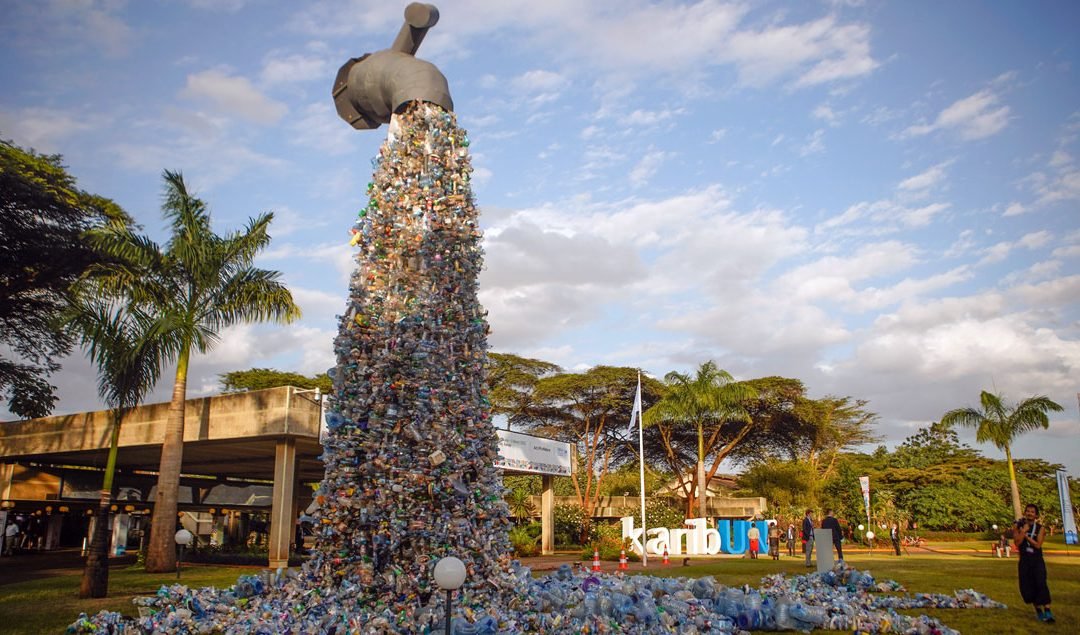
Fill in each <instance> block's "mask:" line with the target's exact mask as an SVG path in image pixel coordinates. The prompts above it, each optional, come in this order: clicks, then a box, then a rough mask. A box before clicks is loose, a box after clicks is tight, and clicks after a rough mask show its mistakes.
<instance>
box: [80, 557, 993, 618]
mask: <svg viewBox="0 0 1080 635" xmlns="http://www.w3.org/2000/svg"><path fill="white" fill-rule="evenodd" d="M507 575H508V576H509V577H510V578H512V580H513V582H514V585H513V586H512V587H511V588H507V589H503V590H502V592H501V593H499V594H498V595H497V597H495V598H494V600H493V602H492V603H491V604H489V605H487V606H484V607H480V606H466V607H462V608H461V609H459V610H457V611H455V614H454V617H453V618H452V620H451V632H453V633H454V634H455V635H515V634H524V633H639V634H654V633H680V634H684V635H695V634H704V633H714V634H735V633H741V632H744V631H750V630H765V631H811V630H815V629H831V630H846V631H855V632H859V633H913V634H920V635H955V633H956V631H954V630H952V629H950V628H949V627H948V626H946V625H944V624H942V623H941V622H940V621H939V620H937V619H934V618H930V617H926V616H915V617H913V616H908V615H903V614H900V613H897V610H898V609H911V608H1005V606H1004V605H1003V604H1000V603H998V602H994V601H993V600H990V599H989V598H987V597H986V596H984V595H982V594H979V593H977V592H975V591H971V590H965V591H957V592H956V595H955V596H947V595H941V594H922V593H919V594H914V595H879V594H876V593H873V592H871V590H870V589H871V587H870V586H866V587H864V588H861V589H858V588H856V589H854V590H853V589H852V588H851V587H850V586H849V585H848V584H837V581H838V580H843V579H856V580H859V579H863V580H865V579H866V578H868V577H869V574H868V573H866V572H860V571H857V570H855V569H851V568H848V567H846V566H845V565H844V564H843V563H838V564H837V566H836V568H835V569H833V570H832V571H828V572H825V573H820V574H819V573H813V574H808V575H800V576H793V577H791V578H787V577H785V576H783V575H774V576H769V577H767V578H765V579H764V580H762V586H761V587H760V588H758V589H755V588H751V587H749V586H743V587H727V586H724V585H722V584H719V583H717V582H716V581H715V580H714V579H713V578H711V577H704V578H658V577H651V576H644V575H635V576H624V575H622V574H602V573H601V574H597V573H591V572H589V571H587V570H585V569H584V568H576V569H575V568H572V567H570V566H569V565H563V566H562V567H560V568H559V569H558V570H557V571H555V572H554V573H552V574H551V575H548V576H546V577H543V578H533V577H532V575H531V573H530V571H529V569H528V568H525V567H521V566H520V565H519V564H518V563H516V562H515V563H512V564H511V567H510V570H509V571H508V572H507ZM305 582H306V581H305V580H304V579H302V578H301V576H299V575H295V574H289V573H288V572H282V573H277V574H270V573H269V572H264V574H263V576H260V577H253V576H242V577H241V579H240V580H239V581H238V582H237V584H236V585H235V586H233V587H231V588H229V589H226V590H223V591H222V590H217V589H213V588H210V589H189V588H187V587H184V586H181V585H174V586H171V587H162V588H161V590H160V591H159V592H158V593H157V595H156V596H153V597H149V598H139V599H137V600H136V604H137V606H138V608H139V612H140V618H139V619H138V620H125V619H123V618H122V617H121V616H120V615H119V614H116V613H107V612H102V613H100V614H98V615H96V616H94V617H87V616H85V615H83V616H80V618H79V620H77V621H76V622H75V623H74V624H72V625H71V626H70V627H69V628H68V632H69V633H91V632H94V633H116V634H121V633H123V634H132V635H133V634H136V633H140V634H141V633H226V634H230V635H232V634H235V635H239V634H241V633H256V634H265V635H270V634H278V633H281V634H284V633H310V634H317V633H331V634H334V635H341V634H344V633H441V632H443V630H444V629H445V622H444V621H443V620H444V619H445V618H444V617H443V616H444V612H443V610H442V608H444V607H435V606H424V607H420V608H419V609H418V610H416V611H411V612H404V613H402V612H395V611H394V610H393V609H392V608H391V607H390V606H383V607H381V610H374V611H372V610H360V611H357V612H354V611H353V610H350V609H348V608H346V607H347V606H349V601H348V597H349V595H348V594H349V593H350V592H351V591H350V590H346V589H343V590H342V591H341V592H337V593H335V592H330V593H329V594H328V595H326V594H324V593H323V592H321V591H319V590H318V589H315V588H311V587H310V586H309V585H307V584H306V583H305Z"/></svg>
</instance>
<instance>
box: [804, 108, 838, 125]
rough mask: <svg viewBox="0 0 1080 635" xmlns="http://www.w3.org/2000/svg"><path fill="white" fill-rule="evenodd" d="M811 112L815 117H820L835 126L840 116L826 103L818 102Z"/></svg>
mask: <svg viewBox="0 0 1080 635" xmlns="http://www.w3.org/2000/svg"><path fill="white" fill-rule="evenodd" d="M811 114H812V115H813V116H814V118H815V119H821V120H822V121H824V122H826V123H828V124H829V125H830V126H835V125H838V124H839V123H840V121H839V120H840V116H839V115H838V114H837V113H836V111H834V110H833V109H832V107H831V106H829V105H828V104H820V105H819V106H818V107H816V108H814V111H813V112H812V113H811Z"/></svg>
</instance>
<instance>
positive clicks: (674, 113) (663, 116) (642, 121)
mask: <svg viewBox="0 0 1080 635" xmlns="http://www.w3.org/2000/svg"><path fill="white" fill-rule="evenodd" d="M683 112H685V111H684V110H683V109H682V108H678V109H673V110H672V109H664V110H635V111H633V112H631V113H629V114H627V115H624V116H623V117H620V118H619V124H620V125H621V126H632V127H634V128H636V130H635V131H636V132H640V131H641V129H642V128H650V127H653V126H656V125H659V124H661V123H665V122H669V121H671V120H672V119H673V118H674V117H678V116H679V115H681V114H683Z"/></svg>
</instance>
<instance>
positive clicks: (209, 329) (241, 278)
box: [90, 171, 300, 573]
mask: <svg viewBox="0 0 1080 635" xmlns="http://www.w3.org/2000/svg"><path fill="white" fill-rule="evenodd" d="M164 180H165V193H164V197H163V199H164V200H163V204H162V210H163V211H164V213H165V217H166V219H167V220H168V221H169V224H170V230H171V235H170V237H169V241H168V243H167V244H166V245H165V248H164V249H162V248H161V247H160V246H159V245H157V244H156V243H154V242H153V241H152V240H150V239H149V238H147V237H145V236H140V235H136V234H135V233H133V232H132V231H131V230H130V229H129V228H118V227H106V228H103V229H101V230H97V231H94V232H91V233H90V238H91V240H92V242H93V244H94V245H95V246H96V247H97V248H98V249H100V250H102V251H103V252H105V253H107V254H109V255H110V256H113V257H115V258H116V259H117V260H118V261H119V262H118V263H113V264H112V265H111V266H109V267H95V268H93V269H92V270H91V273H92V275H93V276H94V279H95V280H96V281H97V283H98V284H99V285H100V286H101V288H102V289H103V290H104V291H105V292H106V293H109V294H111V295H112V296H113V297H118V298H124V299H126V300H127V301H129V302H130V303H131V304H132V305H134V306H137V307H140V309H142V310H144V311H145V312H146V313H147V314H148V315H153V316H157V317H158V318H160V320H162V322H161V327H162V329H163V331H162V334H163V337H166V338H167V339H169V340H171V341H172V342H174V346H173V347H172V348H171V350H174V351H175V356H174V359H175V360H176V378H175V381H174V383H173V394H172V401H171V403H170V405H169V415H168V420H167V423H166V426H165V439H164V441H163V444H162V448H161V465H160V468H159V471H158V482H157V498H156V499H155V501H154V512H153V517H152V520H151V529H150V545H149V549H148V552H147V557H146V570H147V571H149V572H156V573H160V572H165V571H172V570H174V569H175V567H176V552H175V547H174V545H173V530H174V529H175V526H176V515H177V498H178V496H179V489H180V469H181V466H182V464H183V450H184V446H183V443H184V402H185V400H186V397H187V374H188V363H189V360H190V356H191V352H192V350H194V351H197V352H199V353H205V352H207V351H209V350H210V349H212V348H213V346H214V345H215V344H216V343H217V341H218V338H219V336H218V333H219V332H220V331H221V330H222V329H224V328H226V327H228V326H231V325H234V324H239V323H243V322H259V321H266V320H273V321H276V322H283V323H288V322H291V321H292V320H294V319H296V318H298V317H299V316H300V308H299V307H298V306H296V304H295V303H294V302H293V299H292V294H290V293H289V290H288V289H287V288H286V287H285V285H283V284H282V283H281V282H279V281H278V277H279V276H280V274H279V273H278V272H277V271H269V270H266V269H259V268H256V267H254V266H253V264H252V263H253V262H254V259H255V256H256V255H257V254H258V253H259V252H260V251H261V250H262V249H264V248H265V247H266V246H267V245H268V244H269V243H270V234H269V233H268V230H269V227H270V222H271V220H272V219H273V214H272V213H265V214H262V215H260V216H258V217H256V218H254V219H251V220H250V221H249V222H248V225H247V227H246V228H244V230H242V231H237V232H233V233H231V234H228V235H225V236H219V235H217V234H215V233H214V232H213V230H212V229H211V225H210V213H209V211H208V209H207V206H206V204H205V203H204V202H203V201H202V200H200V199H198V198H196V197H194V196H192V195H191V194H190V193H189V192H188V188H187V185H186V184H185V183H184V179H183V176H182V175H181V174H180V173H178V172H170V171H165V173H164Z"/></svg>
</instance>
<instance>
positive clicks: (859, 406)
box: [732, 377, 877, 487]
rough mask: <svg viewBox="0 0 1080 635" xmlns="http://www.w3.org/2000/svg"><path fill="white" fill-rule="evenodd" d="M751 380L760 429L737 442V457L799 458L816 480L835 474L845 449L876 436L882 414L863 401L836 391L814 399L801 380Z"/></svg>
mask: <svg viewBox="0 0 1080 635" xmlns="http://www.w3.org/2000/svg"><path fill="white" fill-rule="evenodd" d="M746 383H747V384H748V385H750V386H751V387H752V388H754V389H755V390H756V391H757V396H756V397H755V398H754V399H751V400H749V401H748V402H747V403H746V409H747V411H748V412H749V414H750V417H751V418H752V419H753V420H754V422H755V429H756V430H757V432H756V433H755V436H754V443H753V444H743V445H741V446H740V447H738V448H737V449H736V450H735V451H734V452H733V453H732V458H733V459H738V460H743V461H747V462H750V463H757V462H761V461H769V460H773V459H780V460H787V461H798V462H801V463H805V464H806V465H808V466H809V467H810V468H812V473H813V474H814V477H815V478H816V479H818V480H826V479H828V478H830V477H831V476H832V475H833V474H834V473H835V469H836V461H837V458H838V457H839V456H840V454H841V453H843V452H845V451H850V450H852V449H853V448H855V447H857V446H860V445H864V444H867V443H871V442H873V441H875V440H877V437H876V436H875V435H874V433H873V430H872V426H873V424H874V422H875V421H876V420H877V415H876V414H874V413H873V412H870V411H869V410H868V409H867V408H866V406H867V402H866V401H864V400H861V399H853V398H851V397H835V396H831V395H829V396H826V397H823V398H821V399H811V398H809V397H807V396H806V388H805V387H804V386H803V383H802V382H801V381H799V380H798V379H790V378H786V377H763V378H761V379H751V380H748V381H747V382H746ZM812 485H813V484H811V483H807V487H811V486H812Z"/></svg>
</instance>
